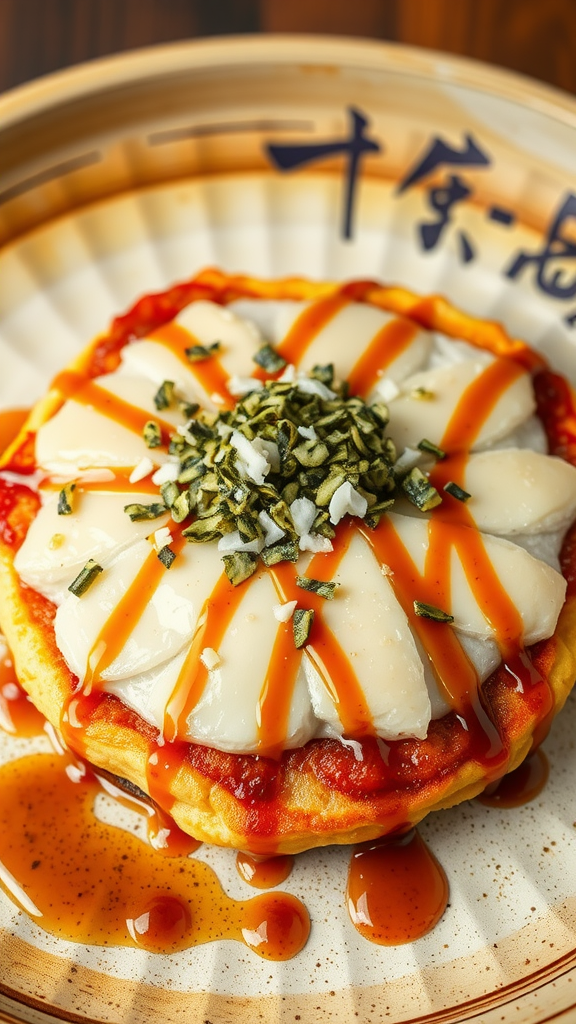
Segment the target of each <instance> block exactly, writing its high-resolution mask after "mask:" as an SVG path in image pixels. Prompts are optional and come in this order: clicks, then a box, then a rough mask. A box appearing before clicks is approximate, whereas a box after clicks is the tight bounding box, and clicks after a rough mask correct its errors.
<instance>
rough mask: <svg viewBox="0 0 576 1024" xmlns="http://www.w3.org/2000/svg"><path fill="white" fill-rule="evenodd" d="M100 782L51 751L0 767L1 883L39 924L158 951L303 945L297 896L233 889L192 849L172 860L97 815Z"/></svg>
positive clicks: (263, 951) (94, 940) (260, 950)
mask: <svg viewBox="0 0 576 1024" xmlns="http://www.w3.org/2000/svg"><path fill="white" fill-rule="evenodd" d="M99 792H101V789H100V785H99V783H98V781H97V779H96V778H95V777H94V775H92V773H91V772H90V771H89V770H82V769H79V767H78V765H77V764H75V763H73V762H70V760H69V759H67V758H65V757H58V756H57V755H54V754H33V755H31V756H28V757H23V758H20V759H18V760H15V761H11V762H9V763H8V764H5V765H3V766H2V767H1V768H0V864H1V865H2V867H3V869H4V870H3V871H2V872H1V877H2V882H1V883H0V885H1V887H2V889H4V891H5V892H6V894H7V895H8V897H9V898H10V899H11V900H12V901H13V902H14V903H16V904H17V905H19V906H22V907H23V908H24V909H25V910H26V911H27V913H28V914H29V915H30V916H31V917H32V919H33V921H34V922H35V923H36V924H37V925H38V926H39V927H40V928H42V929H43V930H44V931H46V932H49V933H50V934H52V935H55V936H57V937H58V938H60V939H65V940H68V941H70V942H76V943H89V944H90V945H100V946H137V947H140V948H142V949H145V950H149V951H151V952H154V953H174V952H177V951H179V950H183V949H189V948H190V947H193V946H197V945H200V944H203V943H206V942H214V941H215V940H220V939H233V940H235V941H236V942H242V943H244V944H245V945H246V946H248V947H249V948H250V949H252V950H253V951H254V952H255V953H257V954H258V955H259V956H261V957H263V958H265V959H268V960H289V959H290V958H291V957H293V956H295V955H296V954H297V953H298V952H300V950H301V949H302V947H303V946H304V945H305V943H306V940H307V938H308V935H309V931H310V920H309V917H308V913H307V911H306V908H305V907H304V906H303V904H302V903H301V902H300V900H298V899H296V897H294V896H291V895H288V894H287V893H283V892H277V893H270V894H263V895H261V896H255V897H253V898H252V899H249V900H244V901H242V900H234V899H231V898H230V897H229V896H227V895H226V893H225V892H224V891H223V889H222V887H221V885H220V882H219V881H218V878H217V876H216V874H215V873H214V871H213V870H212V869H211V868H210V867H208V865H206V864H204V863H203V862H202V861H199V860H196V859H194V858H190V857H181V858H180V860H179V862H178V866H177V867H176V870H175V865H174V861H173V860H168V859H167V858H166V857H163V856H161V855H159V854H158V852H157V851H156V850H154V849H153V848H152V847H151V846H149V845H148V844H147V843H145V842H143V841H142V840H141V839H139V838H137V836H135V835H133V834H132V833H131V832H128V831H124V830H123V829H120V828H117V827H115V826H112V825H108V824H104V823H103V822H101V821H99V820H98V819H97V818H96V817H95V816H94V812H93V805H94V800H95V798H96V796H97V795H98V793H99ZM31 822H33V823H34V827H33V828H30V823H31ZM48 836H49V837H50V841H49V842H47V838H46V837H48Z"/></svg>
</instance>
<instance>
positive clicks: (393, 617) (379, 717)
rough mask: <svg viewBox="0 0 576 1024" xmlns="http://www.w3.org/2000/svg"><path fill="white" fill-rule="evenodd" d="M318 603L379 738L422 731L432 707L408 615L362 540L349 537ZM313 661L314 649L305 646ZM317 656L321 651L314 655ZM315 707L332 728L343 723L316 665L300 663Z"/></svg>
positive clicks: (339, 727)
mask: <svg viewBox="0 0 576 1024" xmlns="http://www.w3.org/2000/svg"><path fill="white" fill-rule="evenodd" d="M334 580H335V582H337V583H339V584H340V586H339V587H338V589H337V591H336V596H335V597H334V599H333V600H332V601H326V602H325V604H324V605H323V606H322V615H323V619H324V621H325V623H326V625H327V626H328V627H329V628H330V629H331V630H332V631H333V633H334V634H335V636H336V637H337V639H338V643H339V644H340V645H341V647H342V648H343V650H344V652H345V654H346V655H347V656H348V658H349V659H350V662H351V665H352V668H353V670H354V673H355V675H356V677H357V679H358V682H359V684H360V686H361V688H362V691H363V693H364V697H365V700H366V702H367V705H368V708H369V710H370V714H371V717H372V721H373V724H374V728H375V729H376V732H377V733H378V735H380V736H382V737H383V738H384V739H397V738H398V737H401V736H417V737H420V738H423V737H424V736H425V735H426V732H427V729H428V724H429V722H430V716H431V707H430V698H429V695H428V689H427V686H426V682H425V679H424V668H423V665H422V661H421V659H420V656H419V654H418V651H417V649H416V645H415V643H414V638H413V636H412V633H411V630H410V627H409V625H408V620H407V618H406V615H405V614H404V611H403V610H402V608H401V607H400V605H399V603H398V601H397V600H396V597H395V596H394V592H393V590H392V587H391V585H390V581H389V579H388V578H387V577H386V576H384V575H383V573H382V571H381V568H380V566H379V564H378V562H377V560H376V558H375V557H374V555H373V553H372V551H371V549H370V547H369V546H368V544H367V543H366V541H365V540H364V539H363V538H362V537H361V536H360V534H357V535H356V536H354V537H353V539H352V541H351V543H350V546H349V548H348V551H347V552H346V555H345V556H344V558H343V559H342V562H341V563H340V566H339V568H338V571H337V573H336V574H335V576H334ZM310 656H311V657H312V658H313V660H314V661H316V659H315V658H314V649H313V645H312V649H311V650H310ZM319 656H320V655H319ZM305 671H306V673H307V676H308V686H309V689H310V697H311V700H312V705H313V707H314V712H315V714H316V716H317V718H319V719H320V720H321V721H323V722H325V723H327V725H328V726H329V727H330V730H331V731H332V732H333V733H336V734H338V735H342V733H343V731H344V730H343V726H342V723H341V721H340V717H339V714H338V706H337V704H336V703H335V701H334V699H333V697H332V695H331V693H330V692H329V690H328V688H327V686H326V685H325V683H324V682H323V681H322V679H321V676H320V674H319V671H318V666H314V667H309V666H305Z"/></svg>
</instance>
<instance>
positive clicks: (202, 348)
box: [184, 341, 221, 363]
mask: <svg viewBox="0 0 576 1024" xmlns="http://www.w3.org/2000/svg"><path fill="white" fill-rule="evenodd" d="M220 345H221V342H219V341H213V342H212V343H211V344H210V345H191V346H190V348H186V349H184V351H185V353H186V356H187V357H188V359H189V360H190V362H191V363H200V362H202V361H203V360H204V359H212V357H213V356H215V355H216V353H217V352H218V351H219V349H220Z"/></svg>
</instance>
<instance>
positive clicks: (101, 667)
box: [82, 533, 186, 695]
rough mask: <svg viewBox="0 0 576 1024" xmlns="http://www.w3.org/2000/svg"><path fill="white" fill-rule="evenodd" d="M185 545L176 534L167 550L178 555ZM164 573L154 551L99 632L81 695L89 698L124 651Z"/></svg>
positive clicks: (184, 541) (183, 540)
mask: <svg viewBox="0 0 576 1024" xmlns="http://www.w3.org/2000/svg"><path fill="white" fill-rule="evenodd" d="M185 544H186V538H185V537H183V536H182V534H181V533H180V534H176V536H175V537H174V540H173V541H172V543H171V545H170V547H171V548H172V550H173V551H174V552H175V553H176V554H177V555H178V554H179V552H180V551H181V550H182V548H183V547H184V545H185ZM165 572H169V570H168V569H166V567H165V565H164V564H163V563H162V562H161V561H160V559H159V558H158V555H157V553H156V551H155V550H154V549H152V550H151V551H150V554H149V555H148V556H147V558H146V559H145V561H144V564H143V565H142V567H141V568H140V570H139V571H138V573H137V574H136V576H135V577H134V579H133V580H132V583H131V584H130V586H129V587H128V589H127V591H126V593H125V594H124V595H123V596H122V597H121V599H120V601H119V602H118V604H117V605H116V607H115V609H114V611H113V612H112V614H111V615H110V616H109V617H108V619H107V621H106V622H105V623H104V626H103V627H102V629H101V630H100V633H99V634H98V636H97V638H96V640H95V641H94V644H93V646H92V650H91V651H90V653H89V655H88V667H87V669H86V676H85V678H84V684H83V687H82V689H83V692H84V694H86V695H87V694H89V693H90V692H91V691H92V688H93V686H95V685H97V684H98V682H99V681H100V680H101V678H102V673H103V672H104V671H105V669H107V668H109V666H110V665H111V664H112V662H113V661H114V659H115V658H117V657H118V655H119V654H120V651H121V650H122V649H123V647H124V645H125V644H126V641H127V640H128V637H129V636H130V634H131V633H132V630H133V629H134V628H135V626H136V625H137V623H138V622H139V620H140V618H141V617H142V614H143V612H144V609H145V608H146V605H147V604H148V602H149V601H150V599H151V597H152V595H153V594H154V592H155V590H156V589H157V587H158V585H159V583H160V581H161V579H162V577H163V575H164V573H165Z"/></svg>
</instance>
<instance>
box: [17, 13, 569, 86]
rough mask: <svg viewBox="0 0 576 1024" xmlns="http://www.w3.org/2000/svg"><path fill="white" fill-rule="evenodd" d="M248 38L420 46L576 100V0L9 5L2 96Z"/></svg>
mask: <svg viewBox="0 0 576 1024" xmlns="http://www.w3.org/2000/svg"><path fill="white" fill-rule="evenodd" d="M245 32H312V33H323V34H336V35H351V36H366V37H369V38H371V39H386V40H392V41H396V42H402V43H410V44H412V45H416V46H424V47H431V48H434V49H437V50H444V51H447V52H449V53H456V54H462V55H465V56H469V57H475V58H477V59H480V60H484V61H488V62H490V63H493V64H497V65H500V66H502V67H507V68H512V69H513V70H516V71H520V72H522V73H524V74H527V75H532V76H533V77H535V78H539V79H541V80H542V81H545V82H548V83H550V84H552V85H555V86H558V87H559V88H562V89H566V90H568V91H570V92H572V93H576V0H0V91H3V90H5V89H9V88H11V87H12V86H15V85H18V84H19V83H20V82H26V81H28V80H30V79H31V78H35V77H37V76H38V75H43V74H46V73H47V72H49V71H55V70H56V69H58V68H62V67H66V66H67V65H69V64H77V63H79V62H81V61H85V60H89V59H91V58H94V57H99V56H103V55H105V54H110V53H118V52H121V51H123V50H128V49H133V48H134V47H139V46H149V45H151V44H154V43H163V42H168V41H171V40H176V39H193V38H197V37H200V36H209V35H222V34H235V33H245Z"/></svg>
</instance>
